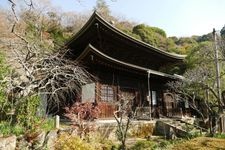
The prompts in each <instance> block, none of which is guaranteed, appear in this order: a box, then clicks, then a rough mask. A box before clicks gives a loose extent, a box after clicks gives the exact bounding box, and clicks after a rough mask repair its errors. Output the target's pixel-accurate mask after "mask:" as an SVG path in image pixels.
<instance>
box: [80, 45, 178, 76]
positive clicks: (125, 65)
mask: <svg viewBox="0 0 225 150" xmlns="http://www.w3.org/2000/svg"><path fill="white" fill-rule="evenodd" d="M89 52H93V53H94V54H95V55H97V56H99V57H101V58H103V59H104V60H107V61H108V62H111V63H114V64H118V65H121V66H124V67H126V68H130V69H134V70H138V71H143V72H146V74H147V73H151V74H154V75H157V76H162V77H167V78H172V79H178V77H177V76H175V75H170V74H167V73H163V72H159V71H155V70H152V69H149V68H145V67H141V66H137V65H133V64H130V63H126V62H123V61H120V60H117V59H115V58H112V57H110V56H108V55H106V54H104V53H103V52H101V51H99V50H98V49H96V48H95V47H94V46H92V45H91V44H89V45H88V46H87V47H86V48H85V50H84V51H83V52H82V53H81V54H80V56H79V57H78V58H77V59H76V61H78V62H80V61H82V59H83V58H84V57H85V56H87V54H88V53H89Z"/></svg>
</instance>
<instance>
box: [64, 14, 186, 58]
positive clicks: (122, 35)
mask: <svg viewBox="0 0 225 150" xmlns="http://www.w3.org/2000/svg"><path fill="white" fill-rule="evenodd" d="M96 20H97V21H99V22H100V23H101V24H103V25H104V26H106V27H107V28H108V29H109V30H111V31H112V32H114V33H115V34H117V35H119V36H120V37H122V38H124V39H125V40H129V41H131V42H133V43H135V44H137V45H138V46H142V47H145V48H147V49H148V51H153V52H155V53H159V54H161V55H164V56H166V57H169V58H173V59H176V60H184V58H185V57H186V55H179V54H174V53H169V52H166V51H164V50H161V49H159V48H156V47H154V46H152V45H150V44H147V43H145V42H143V41H140V40H138V39H135V38H133V37H131V36H129V35H128V34H126V33H124V32H122V31H120V30H119V29H117V28H116V27H114V26H113V25H111V24H110V23H108V22H107V21H106V20H105V19H104V18H102V17H101V16H100V15H99V14H98V13H97V12H96V11H95V12H94V13H93V14H92V16H91V17H90V19H89V20H88V21H87V23H86V24H85V25H84V26H83V27H82V29H81V30H80V31H79V32H78V33H76V34H75V35H74V36H73V37H72V38H71V39H70V41H68V42H67V43H66V44H65V45H66V46H68V47H69V45H71V44H72V43H73V42H74V41H75V40H76V39H78V38H79V37H80V36H81V35H82V34H83V33H84V32H85V31H86V30H87V29H88V28H89V27H90V26H92V25H93V23H94V22H95V21H96Z"/></svg>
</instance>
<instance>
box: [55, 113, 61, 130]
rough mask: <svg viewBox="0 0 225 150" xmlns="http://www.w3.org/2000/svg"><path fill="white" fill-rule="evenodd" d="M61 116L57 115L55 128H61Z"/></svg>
mask: <svg viewBox="0 0 225 150" xmlns="http://www.w3.org/2000/svg"><path fill="white" fill-rule="evenodd" d="M59 122H60V117H59V116H58V115H56V116H55V128H56V129H59Z"/></svg>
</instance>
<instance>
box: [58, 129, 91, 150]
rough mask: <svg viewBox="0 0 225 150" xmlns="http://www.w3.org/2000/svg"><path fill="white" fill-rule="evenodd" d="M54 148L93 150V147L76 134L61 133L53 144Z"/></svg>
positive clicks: (61, 149) (60, 149) (62, 149)
mask: <svg viewBox="0 0 225 150" xmlns="http://www.w3.org/2000/svg"><path fill="white" fill-rule="evenodd" d="M55 149H56V150H94V147H93V146H92V145H91V144H89V143H87V142H86V141H84V140H82V139H80V138H79V137H77V136H72V135H69V134H66V133H64V134H62V135H60V136H59V138H58V140H57V141H56V144H55Z"/></svg>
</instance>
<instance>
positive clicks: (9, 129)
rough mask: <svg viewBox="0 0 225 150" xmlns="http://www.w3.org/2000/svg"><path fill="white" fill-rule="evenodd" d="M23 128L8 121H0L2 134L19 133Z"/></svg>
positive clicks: (22, 131) (21, 132)
mask: <svg viewBox="0 0 225 150" xmlns="http://www.w3.org/2000/svg"><path fill="white" fill-rule="evenodd" d="M24 131H25V130H24V128H23V127H21V126H19V125H11V124H10V123H9V122H1V123H0V133H1V134H3V136H7V135H12V134H14V135H21V134H23V133H24Z"/></svg>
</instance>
